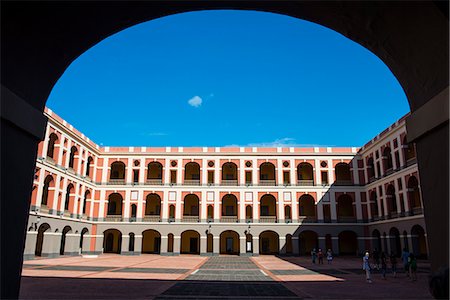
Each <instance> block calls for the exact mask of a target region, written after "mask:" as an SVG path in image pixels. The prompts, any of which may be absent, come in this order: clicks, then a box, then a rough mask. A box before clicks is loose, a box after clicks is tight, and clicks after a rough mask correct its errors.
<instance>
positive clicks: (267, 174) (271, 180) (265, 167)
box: [259, 162, 276, 186]
mask: <svg viewBox="0 0 450 300" xmlns="http://www.w3.org/2000/svg"><path fill="white" fill-rule="evenodd" d="M259 181H260V182H259V183H260V185H268V186H271V185H275V184H276V180H275V166H274V165H273V164H272V163H270V162H265V163H263V164H261V166H259Z"/></svg>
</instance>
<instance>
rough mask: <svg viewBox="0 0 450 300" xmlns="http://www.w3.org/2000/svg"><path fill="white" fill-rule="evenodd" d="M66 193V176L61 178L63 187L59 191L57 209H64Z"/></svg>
mask: <svg viewBox="0 0 450 300" xmlns="http://www.w3.org/2000/svg"><path fill="white" fill-rule="evenodd" d="M66 194H67V177H64V178H63V188H62V191H61V202H60V203H59V207H58V208H57V209H58V210H59V211H64V205H65V202H66Z"/></svg>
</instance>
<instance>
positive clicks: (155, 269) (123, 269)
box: [111, 268, 189, 274]
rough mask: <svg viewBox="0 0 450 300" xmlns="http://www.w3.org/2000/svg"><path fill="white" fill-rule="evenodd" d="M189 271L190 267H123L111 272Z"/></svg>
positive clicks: (167, 272) (169, 272) (168, 272)
mask: <svg viewBox="0 0 450 300" xmlns="http://www.w3.org/2000/svg"><path fill="white" fill-rule="evenodd" d="M188 271H189V270H188V269H167V268H122V269H117V270H112V271H111V272H127V273H164V274H184V273H186V272H188Z"/></svg>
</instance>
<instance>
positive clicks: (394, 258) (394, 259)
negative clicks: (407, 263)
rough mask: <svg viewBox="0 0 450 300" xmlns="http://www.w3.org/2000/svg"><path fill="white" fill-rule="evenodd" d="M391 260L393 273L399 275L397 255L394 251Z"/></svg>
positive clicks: (395, 275)
mask: <svg viewBox="0 0 450 300" xmlns="http://www.w3.org/2000/svg"><path fill="white" fill-rule="evenodd" d="M389 260H390V262H391V269H392V274H394V277H397V256H396V255H395V254H394V252H392V253H391V256H390V257H389Z"/></svg>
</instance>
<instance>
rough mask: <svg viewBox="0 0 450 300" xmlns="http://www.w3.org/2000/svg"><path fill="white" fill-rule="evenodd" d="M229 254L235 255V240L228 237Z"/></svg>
mask: <svg viewBox="0 0 450 300" xmlns="http://www.w3.org/2000/svg"><path fill="white" fill-rule="evenodd" d="M226 245H227V253H233V238H232V237H227V244H226Z"/></svg>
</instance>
